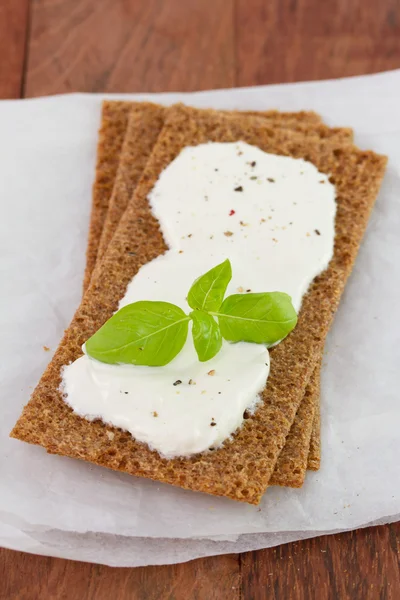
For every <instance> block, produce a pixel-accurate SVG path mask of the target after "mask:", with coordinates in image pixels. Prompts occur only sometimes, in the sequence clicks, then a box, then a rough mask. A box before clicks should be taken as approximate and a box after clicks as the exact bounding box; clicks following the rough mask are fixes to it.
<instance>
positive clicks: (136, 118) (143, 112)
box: [98, 102, 353, 258]
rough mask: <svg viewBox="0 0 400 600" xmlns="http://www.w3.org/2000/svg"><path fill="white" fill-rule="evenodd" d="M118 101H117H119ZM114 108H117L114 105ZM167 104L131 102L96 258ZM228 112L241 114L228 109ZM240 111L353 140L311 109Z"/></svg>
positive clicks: (160, 124)
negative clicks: (325, 122) (294, 110)
mask: <svg viewBox="0 0 400 600" xmlns="http://www.w3.org/2000/svg"><path fill="white" fill-rule="evenodd" d="M118 104H120V103H118ZM116 111H118V112H119V111H120V108H119V107H118V106H116ZM167 111H168V108H166V107H164V106H161V105H160V104H152V103H150V102H140V103H132V111H131V113H130V116H129V120H128V122H127V129H126V134H125V139H124V143H123V146H122V151H121V153H120V155H119V165H118V169H117V172H116V176H115V183H114V187H113V189H112V193H111V195H110V199H109V206H108V212H107V216H106V218H105V220H104V224H103V225H104V226H103V231H102V234H101V237H100V242H99V248H98V258H101V257H102V256H103V254H104V252H105V250H106V248H107V246H108V244H109V243H110V241H111V239H112V236H113V235H114V232H115V230H116V228H117V226H118V223H119V221H120V219H121V217H122V215H123V213H124V212H125V209H126V207H127V205H128V202H129V200H130V198H131V196H132V193H133V190H134V189H135V186H136V184H137V182H138V181H139V179H140V176H141V174H142V172H143V169H144V167H145V165H146V162H147V160H148V157H149V156H150V154H151V151H152V149H153V146H154V144H155V143H156V141H157V138H158V135H159V134H160V132H161V129H162V127H163V124H164V119H165V115H166V114H167ZM230 114H232V115H235V114H240V113H237V112H236V113H235V112H231V113H230ZM242 114H247V115H252V116H255V115H257V116H258V117H263V118H265V119H266V121H268V123H269V124H270V125H271V126H279V127H285V128H289V129H292V130H294V131H300V132H302V133H304V135H318V136H319V137H321V138H323V139H328V138H329V139H331V140H332V141H334V142H335V143H338V144H339V143H349V142H351V141H352V140H353V131H352V130H351V129H350V128H347V127H341V128H339V127H337V128H329V127H327V126H326V125H323V124H322V123H321V122H320V117H319V115H317V114H316V113H314V112H312V111H310V112H306V111H302V112H298V113H281V112H278V111H275V110H270V111H261V112H257V113H255V112H248V113H246V112H244V113H242ZM100 154H101V152H99V155H100Z"/></svg>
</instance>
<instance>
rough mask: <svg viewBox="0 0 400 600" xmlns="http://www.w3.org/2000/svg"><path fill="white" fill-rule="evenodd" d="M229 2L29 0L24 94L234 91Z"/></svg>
mask: <svg viewBox="0 0 400 600" xmlns="http://www.w3.org/2000/svg"><path fill="white" fill-rule="evenodd" d="M233 7H234V5H233V0H184V1H182V0H131V1H127V0H102V1H101V2H99V1H98V0H64V1H58V2H48V1H46V0H36V1H35V2H34V4H33V14H32V41H31V44H30V52H29V62H28V70H27V76H26V83H27V85H26V93H27V95H28V96H40V95H42V94H54V93H60V92H71V91H86V92H104V91H110V92H111V91H119V92H155V91H174V90H175V91H176V90H182V91H190V90H197V89H209V88H221V87H232V86H233V85H234V73H235V71H234V45H233V35H234V26H233V25H234V10H233Z"/></svg>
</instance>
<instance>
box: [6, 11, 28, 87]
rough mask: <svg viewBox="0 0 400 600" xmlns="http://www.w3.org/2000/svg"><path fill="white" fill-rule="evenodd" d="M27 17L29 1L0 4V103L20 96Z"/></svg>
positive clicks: (25, 47)
mask: <svg viewBox="0 0 400 600" xmlns="http://www.w3.org/2000/svg"><path fill="white" fill-rule="evenodd" d="M28 13H29V0H0V99H7V98H20V96H21V95H22V91H23V90H22V88H23V77H24V64H25V58H26V50H27V44H26V42H27V35H28Z"/></svg>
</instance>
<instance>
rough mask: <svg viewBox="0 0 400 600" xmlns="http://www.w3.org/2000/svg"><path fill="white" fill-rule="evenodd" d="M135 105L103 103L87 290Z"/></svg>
mask: <svg viewBox="0 0 400 600" xmlns="http://www.w3.org/2000/svg"><path fill="white" fill-rule="evenodd" d="M131 108H132V103H131V102H115V101H111V102H110V101H108V100H105V101H104V102H103V105H102V111H101V128H100V131H99V142H98V145H97V161H96V176H95V181H94V184H93V194H92V212H91V215H90V223H89V236H88V245H87V249H86V268H85V274H84V279H83V290H84V291H85V290H86V289H87V288H88V287H89V282H90V279H91V277H92V272H93V269H94V266H95V264H96V259H97V251H98V248H99V241H100V236H101V232H102V230H103V225H104V220H105V218H106V214H107V210H108V203H109V199H110V195H111V192H112V189H113V187H114V181H115V175H116V172H117V169H118V164H119V156H120V153H121V148H122V143H123V141H124V138H125V132H126V128H127V125H128V117H129V113H130V111H131Z"/></svg>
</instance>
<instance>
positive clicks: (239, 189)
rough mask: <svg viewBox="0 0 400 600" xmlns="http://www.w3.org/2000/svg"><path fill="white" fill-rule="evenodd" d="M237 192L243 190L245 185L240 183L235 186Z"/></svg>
mask: <svg viewBox="0 0 400 600" xmlns="http://www.w3.org/2000/svg"><path fill="white" fill-rule="evenodd" d="M234 191H235V192H243V186H241V185H238V186H237V187H235V190H234Z"/></svg>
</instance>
